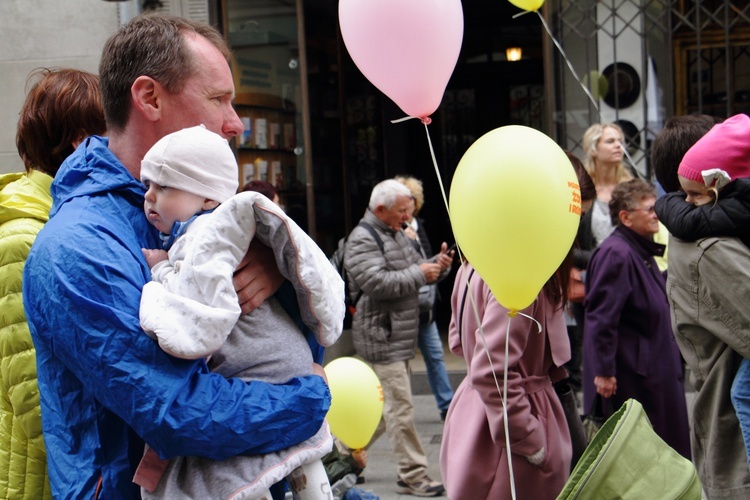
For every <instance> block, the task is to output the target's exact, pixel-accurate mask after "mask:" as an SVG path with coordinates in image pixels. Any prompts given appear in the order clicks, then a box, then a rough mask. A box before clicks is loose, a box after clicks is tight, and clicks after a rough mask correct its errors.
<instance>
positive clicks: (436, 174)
mask: <svg viewBox="0 0 750 500" xmlns="http://www.w3.org/2000/svg"><path fill="white" fill-rule="evenodd" d="M422 123H424V121H423V122H422ZM427 125H428V123H424V132H425V134H426V135H427V145H428V146H429V147H430V157H431V158H432V165H433V166H434V167H435V176H436V177H437V180H438V184H439V185H440V194H441V195H443V203H445V211H446V212H448V218H449V219H450V216H451V210H450V208H449V207H448V198H447V197H446V196H445V187H443V179H442V177H441V176H440V170H439V169H438V164H437V159H435V150H434V149H433V147H432V140H431V139H430V131H429V130H428V129H427ZM454 239H455V236H454ZM456 246H457V247H458V245H456ZM460 253H461V251H460V250H459V255H460Z"/></svg>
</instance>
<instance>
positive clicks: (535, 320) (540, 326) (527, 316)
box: [518, 312, 542, 333]
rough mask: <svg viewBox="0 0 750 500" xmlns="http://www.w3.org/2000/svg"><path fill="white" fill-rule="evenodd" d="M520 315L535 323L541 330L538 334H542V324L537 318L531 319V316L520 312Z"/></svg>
mask: <svg viewBox="0 0 750 500" xmlns="http://www.w3.org/2000/svg"><path fill="white" fill-rule="evenodd" d="M518 314H520V315H521V316H523V317H525V318H529V319H530V320H531V321H533V322H534V323H536V326H537V327H538V328H539V331H538V332H536V333H542V324H541V323H540V322H539V321H537V319H536V318H532V317H531V316H529V315H528V314H524V313H522V312H519V313H518Z"/></svg>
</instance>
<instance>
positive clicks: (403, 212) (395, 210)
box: [375, 196, 411, 231]
mask: <svg viewBox="0 0 750 500" xmlns="http://www.w3.org/2000/svg"><path fill="white" fill-rule="evenodd" d="M410 202H411V197H410V196H399V197H398V198H396V203H394V204H393V206H392V207H391V208H386V207H384V206H383V205H378V207H377V208H376V209H375V215H376V216H377V217H378V219H380V220H382V221H383V222H385V223H386V224H387V225H388V227H390V228H391V229H393V230H394V231H400V230H401V226H402V225H403V224H404V222H406V221H408V220H409V217H411V212H410V209H409V203H410Z"/></svg>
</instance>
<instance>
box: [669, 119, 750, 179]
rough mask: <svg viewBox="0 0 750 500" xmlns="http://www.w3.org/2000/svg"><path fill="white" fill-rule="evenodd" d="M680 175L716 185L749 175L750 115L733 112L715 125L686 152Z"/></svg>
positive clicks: (678, 171) (679, 170) (678, 172)
mask: <svg viewBox="0 0 750 500" xmlns="http://www.w3.org/2000/svg"><path fill="white" fill-rule="evenodd" d="M677 174H678V175H681V176H682V177H685V178H686V179H689V180H691V181H695V182H698V183H701V184H703V183H705V184H706V185H707V186H709V187H710V186H713V185H716V187H717V188H721V187H722V185H724V184H726V183H727V182H731V181H733V180H735V179H737V178H739V177H750V117H748V116H747V115H746V114H739V115H734V116H732V117H730V118H727V119H726V120H724V121H723V122H721V123H718V124H716V125H714V126H713V128H711V130H709V131H708V133H707V134H706V135H704V136H703V137H702V138H701V139H700V140H698V142H696V143H695V144H694V145H693V147H691V148H690V149H689V150H688V152H687V153H685V156H684V157H683V158H682V162H681V163H680V168H679V169H678V170H677ZM722 181H723V182H722Z"/></svg>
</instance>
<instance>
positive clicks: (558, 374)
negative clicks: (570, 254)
mask: <svg viewBox="0 0 750 500" xmlns="http://www.w3.org/2000/svg"><path fill="white" fill-rule="evenodd" d="M562 267H565V266H564V265H563V266H561V268H562ZM568 272H569V270H568V269H565V270H564V271H563V270H561V269H560V270H558V272H557V273H556V275H555V276H554V277H553V278H551V279H550V281H549V282H547V284H546V285H545V287H544V289H543V290H542V292H541V293H540V294H539V296H538V297H537V299H536V301H534V303H533V304H532V305H531V306H529V307H528V308H526V309H524V310H523V311H521V312H522V313H524V314H527V315H529V316H531V317H532V318H534V319H536V320H537V321H538V322H539V323H540V324H541V326H542V332H541V333H538V332H539V327H538V326H537V324H536V323H535V322H533V321H532V320H530V319H528V318H526V317H524V316H522V315H521V314H518V315H517V316H516V317H514V318H513V319H512V320H511V319H510V318H509V316H508V310H507V309H506V308H504V307H503V306H501V305H500V304H499V303H498V302H497V300H496V299H495V297H494V295H492V292H491V291H490V289H489V287H488V286H487V285H486V284H485V283H484V281H483V280H482V278H481V277H480V276H479V275H478V274H477V273H476V272H474V269H473V268H472V267H471V265H470V264H468V263H464V264H463V265H462V266H461V268H460V269H459V270H458V274H457V275H456V281H455V285H454V289H453V295H452V298H451V306H452V308H453V316H452V319H451V324H450V332H449V344H450V349H451V351H452V352H453V353H455V354H457V355H459V356H463V357H464V358H465V359H466V365H467V375H466V378H465V379H464V380H463V382H461V385H460V386H459V387H458V390H457V391H456V394H455V396H454V397H453V402H452V403H451V405H450V408H449V409H448V415H447V418H446V420H445V428H444V430H443V443H442V447H441V450H440V473H441V475H442V478H443V482H444V484H445V488H446V490H447V493H448V497H449V498H452V499H455V500H462V499H468V498H482V499H484V498H492V499H505V498H512V496H511V482H510V472H509V469H508V455H507V453H506V438H505V428H504V424H503V406H502V401H501V392H500V391H501V390H502V387H503V370H505V337H506V331H507V330H506V329H507V325H508V321H511V324H510V343H509V347H508V349H509V350H508V359H507V365H508V368H507V370H508V429H509V434H510V450H511V457H512V465H513V476H514V484H515V491H516V498H518V499H519V500H525V499H533V500H544V499H547V498H555V497H556V496H557V494H558V493H559V492H560V491H561V490H562V488H563V485H564V484H565V482H566V481H567V479H568V474H569V471H570V459H571V453H572V451H571V441H570V433H569V431H568V426H567V422H566V420H565V414H564V412H563V408H562V406H561V405H560V401H559V400H558V398H557V395H556V394H555V390H554V389H553V387H552V383H553V382H555V381H557V380H559V379H562V378H564V377H565V376H566V373H565V370H564V369H563V368H561V367H562V366H563V364H564V363H565V362H566V361H568V359H569V358H570V344H569V341H568V334H567V330H566V327H565V319H564V317H563V311H562V304H564V303H565V297H564V294H563V293H562V291H563V290H565V285H566V284H565V283H563V281H564V277H566V276H568ZM561 277H562V278H561ZM467 279H468V281H469V285H468V287H467ZM469 294H470V295H471V296H473V298H474V301H475V302H476V306H477V309H478V311H479V318H480V319H481V330H483V331H484V336H485V338H486V342H487V348H488V349H489V352H490V354H491V356H492V368H494V371H495V374H496V375H497V385H496V382H495V379H494V378H493V375H492V368H491V367H490V363H489V361H488V359H487V352H486V351H485V347H484V343H483V342H482V338H481V333H480V325H478V324H477V319H476V315H475V312H474V307H473V305H472V300H471V297H470V296H469ZM498 387H499V388H500V390H498Z"/></svg>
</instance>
